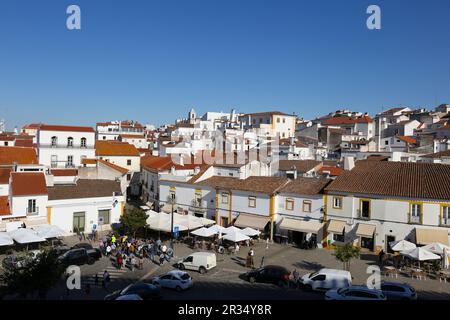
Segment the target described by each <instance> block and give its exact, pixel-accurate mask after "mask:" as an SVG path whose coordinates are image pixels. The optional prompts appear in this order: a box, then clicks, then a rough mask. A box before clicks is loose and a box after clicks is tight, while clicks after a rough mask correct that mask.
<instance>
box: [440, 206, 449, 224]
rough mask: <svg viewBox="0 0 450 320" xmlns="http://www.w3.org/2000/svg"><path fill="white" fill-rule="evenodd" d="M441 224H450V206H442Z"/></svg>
mask: <svg viewBox="0 0 450 320" xmlns="http://www.w3.org/2000/svg"><path fill="white" fill-rule="evenodd" d="M441 224H445V225H450V206H442V222H441Z"/></svg>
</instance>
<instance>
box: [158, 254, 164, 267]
mask: <svg viewBox="0 0 450 320" xmlns="http://www.w3.org/2000/svg"><path fill="white" fill-rule="evenodd" d="M164 258H165V254H164V253H161V255H160V256H159V265H160V266H162V265H163V263H164Z"/></svg>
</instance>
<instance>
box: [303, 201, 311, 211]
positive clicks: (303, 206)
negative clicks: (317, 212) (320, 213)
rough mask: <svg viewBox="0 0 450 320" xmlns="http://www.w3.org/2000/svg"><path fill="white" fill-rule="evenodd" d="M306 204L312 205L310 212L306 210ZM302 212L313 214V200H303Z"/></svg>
mask: <svg viewBox="0 0 450 320" xmlns="http://www.w3.org/2000/svg"><path fill="white" fill-rule="evenodd" d="M305 203H309V204H310V207H309V208H310V210H309V211H307V210H305ZM302 211H303V212H307V213H311V211H312V201H311V200H303V203H302Z"/></svg>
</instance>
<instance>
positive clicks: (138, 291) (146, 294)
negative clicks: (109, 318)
mask: <svg viewBox="0 0 450 320" xmlns="http://www.w3.org/2000/svg"><path fill="white" fill-rule="evenodd" d="M159 292H160V289H159V287H158V286H155V285H153V284H151V283H144V282H140V281H139V282H135V283H132V284H130V285H128V286H127V287H125V289H122V290H117V291H114V292H113V293H111V294H108V295H107V296H106V297H105V300H117V299H118V298H119V297H124V296H130V295H138V296H139V297H141V299H143V300H151V299H159V298H160V295H159ZM122 299H125V298H122Z"/></svg>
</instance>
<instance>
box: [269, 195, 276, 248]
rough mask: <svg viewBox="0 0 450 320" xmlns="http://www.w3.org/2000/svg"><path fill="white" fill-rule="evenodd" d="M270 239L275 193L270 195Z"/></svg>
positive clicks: (271, 238)
mask: <svg viewBox="0 0 450 320" xmlns="http://www.w3.org/2000/svg"><path fill="white" fill-rule="evenodd" d="M269 215H270V241H273V225H274V223H275V195H274V194H271V195H270V212H269Z"/></svg>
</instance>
